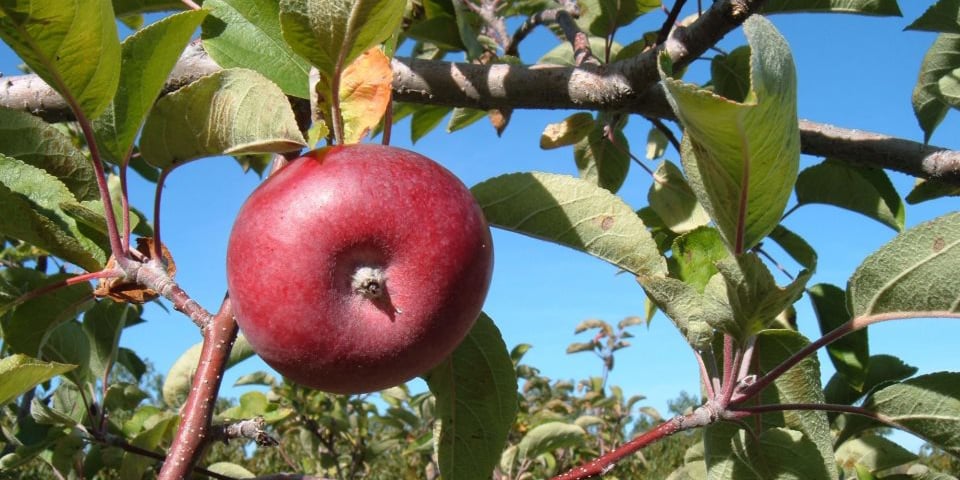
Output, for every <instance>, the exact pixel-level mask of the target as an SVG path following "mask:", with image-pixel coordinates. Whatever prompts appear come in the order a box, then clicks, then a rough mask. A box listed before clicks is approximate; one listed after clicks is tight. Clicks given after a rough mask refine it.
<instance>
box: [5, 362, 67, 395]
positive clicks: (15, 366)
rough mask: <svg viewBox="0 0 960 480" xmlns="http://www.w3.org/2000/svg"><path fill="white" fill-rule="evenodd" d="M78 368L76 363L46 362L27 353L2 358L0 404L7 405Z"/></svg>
mask: <svg viewBox="0 0 960 480" xmlns="http://www.w3.org/2000/svg"><path fill="white" fill-rule="evenodd" d="M74 368H76V365H64V364H62V363H55V362H44V361H41V360H38V359H36V358H31V357H29V356H27V355H21V354H14V355H10V356H8V357H4V358H0V404H3V405H6V404H7V403H8V402H10V401H11V400H13V399H14V398H17V396H19V395H20V394H22V393H24V392H26V391H27V390H30V389H31V388H33V387H35V386H37V385H39V384H41V383H43V382H46V381H47V380H50V379H51V378H53V377H56V376H57V375H62V374H64V373H66V372H69V371H70V370H72V369H74Z"/></svg>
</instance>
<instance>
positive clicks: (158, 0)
mask: <svg viewBox="0 0 960 480" xmlns="http://www.w3.org/2000/svg"><path fill="white" fill-rule="evenodd" d="M197 3H199V4H203V2H202V1H198V2H197ZM185 8H187V5H186V4H185V3H183V0H113V12H114V13H115V14H116V15H117V16H118V17H125V16H129V15H136V14H141V13H153V12H165V11H170V10H183V9H185Z"/></svg>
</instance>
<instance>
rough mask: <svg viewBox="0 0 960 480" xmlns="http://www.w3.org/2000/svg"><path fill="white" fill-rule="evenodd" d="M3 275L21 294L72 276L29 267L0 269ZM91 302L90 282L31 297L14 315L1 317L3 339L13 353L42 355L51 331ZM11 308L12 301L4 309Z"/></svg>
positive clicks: (60, 281) (17, 308)
mask: <svg viewBox="0 0 960 480" xmlns="http://www.w3.org/2000/svg"><path fill="white" fill-rule="evenodd" d="M0 276H2V277H0V278H3V279H4V280H7V281H9V282H10V284H11V285H15V286H16V287H17V290H18V294H17V295H16V296H17V297H19V296H20V295H23V294H25V293H28V292H31V291H33V290H36V289H38V288H43V287H46V286H50V285H54V284H57V283H63V282H64V281H66V279H68V278H70V275H66V274H60V275H54V276H51V277H44V276H43V275H40V274H39V273H37V272H33V271H31V270H28V269H3V270H0ZM88 300H91V301H88ZM91 304H92V288H91V287H90V284H89V283H87V282H82V283H78V284H76V285H71V286H69V287H64V288H58V289H57V290H55V291H52V292H50V293H47V294H44V295H41V296H39V297H36V298H33V299H31V300H28V301H26V302H24V303H22V304H20V305H19V306H17V307H16V308H15V309H14V310H13V312H12V313H11V314H9V315H4V316H3V317H0V321H2V322H3V323H2V326H3V335H4V337H3V340H4V342H5V343H6V346H7V348H9V349H10V351H12V352H15V353H24V354H27V355H31V356H36V355H39V353H40V347H41V346H42V345H43V342H44V340H45V339H46V337H47V335H48V332H51V331H53V330H54V329H56V328H57V327H58V326H60V325H61V324H62V323H64V322H66V321H68V320H71V319H73V318H74V317H76V316H77V315H78V314H79V313H80V312H82V311H83V310H85V309H86V308H89V306H90V305H91ZM9 307H10V304H7V305H5V306H4V310H7V309H8V308H9Z"/></svg>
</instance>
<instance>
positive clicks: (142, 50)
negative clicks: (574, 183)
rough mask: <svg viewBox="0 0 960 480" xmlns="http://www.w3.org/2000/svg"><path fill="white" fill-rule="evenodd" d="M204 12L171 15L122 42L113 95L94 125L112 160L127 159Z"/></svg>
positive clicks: (118, 161) (104, 150)
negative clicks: (116, 83)
mask: <svg viewBox="0 0 960 480" xmlns="http://www.w3.org/2000/svg"><path fill="white" fill-rule="evenodd" d="M206 15H207V14H206V12H204V11H190V12H183V13H179V14H176V15H172V16H169V17H166V18H163V19H161V20H159V21H157V22H156V23H153V24H151V25H149V26H148V27H147V28H144V29H143V30H140V31H137V32H136V33H134V34H133V35H131V36H129V37H127V39H126V40H124V41H123V44H122V46H121V63H120V84H119V86H118V87H117V93H116V96H114V98H113V101H112V102H111V103H110V105H109V106H108V107H107V108H106V110H105V111H104V112H103V115H101V116H100V118H98V119H97V120H96V121H95V122H94V124H93V126H94V131H95V132H96V136H97V142H98V144H99V145H100V147H101V151H102V152H103V153H104V154H105V155H106V156H107V158H109V159H110V160H112V161H113V162H115V163H120V162H123V161H126V160H127V157H128V156H129V155H130V152H131V151H132V148H133V143H134V141H135V140H136V137H137V133H138V132H139V131H140V127H141V126H142V125H143V121H144V119H146V117H147V113H148V112H149V111H150V109H151V108H152V107H153V104H154V101H156V99H157V97H158V96H159V95H160V90H161V89H162V88H163V84H164V82H165V81H166V79H167V77H168V76H169V74H170V71H171V70H173V67H174V65H176V63H177V59H179V58H180V54H181V53H182V52H183V49H184V47H186V45H187V42H189V41H190V37H191V36H192V35H193V32H194V31H195V30H196V29H197V26H199V25H200V22H201V21H202V20H203V18H204V17H206Z"/></svg>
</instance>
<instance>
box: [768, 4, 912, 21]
mask: <svg viewBox="0 0 960 480" xmlns="http://www.w3.org/2000/svg"><path fill="white" fill-rule="evenodd" d="M760 11H761V12H762V13H764V14H771V13H792V12H832V13H855V14H860V15H878V16H889V17H899V16H902V14H901V13H900V6H899V5H898V4H897V0H771V1H769V2H766V3H764V5H763V8H762V9H761V10H760Z"/></svg>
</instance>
